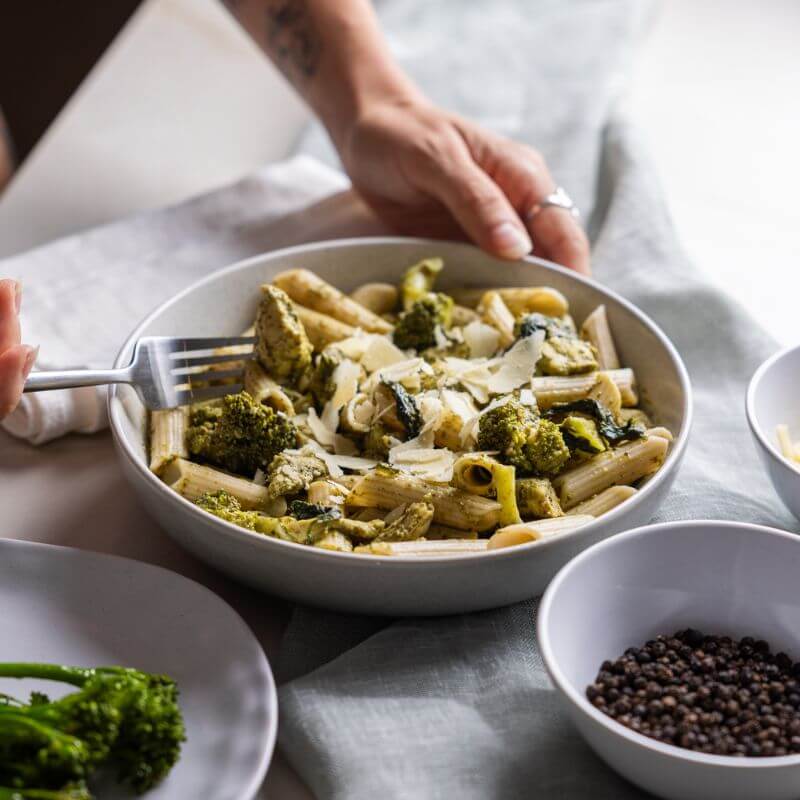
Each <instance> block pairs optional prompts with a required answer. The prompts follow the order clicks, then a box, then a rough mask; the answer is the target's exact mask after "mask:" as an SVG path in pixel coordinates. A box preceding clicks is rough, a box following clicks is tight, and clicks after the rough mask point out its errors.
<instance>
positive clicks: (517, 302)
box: [448, 286, 569, 317]
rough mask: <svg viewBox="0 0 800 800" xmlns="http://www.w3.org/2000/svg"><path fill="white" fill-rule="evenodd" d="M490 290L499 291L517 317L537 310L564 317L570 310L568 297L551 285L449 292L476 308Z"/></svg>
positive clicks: (552, 315) (456, 299) (455, 297)
mask: <svg viewBox="0 0 800 800" xmlns="http://www.w3.org/2000/svg"><path fill="white" fill-rule="evenodd" d="M489 291H495V292H497V293H498V294H499V295H500V297H502V298H503V302H505V304H506V305H507V306H508V309H509V311H511V313H512V314H513V315H514V316H515V317H518V316H520V315H522V314H532V313H533V312H536V311H538V312H539V313H540V314H547V316H549V317H563V316H564V314H567V313H568V312H569V303H568V302H567V298H566V297H564V295H563V294H561V292H559V291H558V290H557V289H552V288H550V287H549V286H529V287H513V286H512V287H508V288H502V289H501V288H495V289H492V288H491V287H487V288H485V289H452V290H449V291H448V294H450V295H451V297H452V298H453V300H455V301H456V303H460V304H461V305H464V306H467V308H475V307H476V306H477V305H478V304H479V303H480V302H481V298H482V297H483V296H484V295H485V294H486V292H489Z"/></svg>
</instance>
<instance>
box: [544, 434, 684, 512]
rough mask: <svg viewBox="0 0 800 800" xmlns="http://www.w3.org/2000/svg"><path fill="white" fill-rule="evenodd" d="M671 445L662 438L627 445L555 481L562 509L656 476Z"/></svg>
mask: <svg viewBox="0 0 800 800" xmlns="http://www.w3.org/2000/svg"><path fill="white" fill-rule="evenodd" d="M668 447H669V442H668V441H667V440H666V439H662V438H660V437H659V436H651V437H648V438H646V439H637V440H635V441H633V442H626V443H625V444H623V445H620V446H619V447H616V448H614V449H613V450H607V451H606V452H605V453H600V454H599V455H596V456H594V457H593V458H590V459H589V460H588V461H586V462H585V463H583V464H581V465H580V466H579V467H575V468H574V469H571V470H569V471H568V472H564V473H562V474H561V475H559V476H558V477H557V478H555V479H554V480H553V486H555V488H556V491H557V492H558V493H559V497H560V499H561V507H562V508H564V509H570V508H572V507H573V506H575V505H577V504H578V503H580V502H581V501H582V500H586V499H587V498H589V497H592V496H593V495H595V494H597V493H598V492H602V491H603V490H604V489H607V488H608V487H609V486H614V485H615V484H630V483H633V481H636V480H638V479H639V478H643V477H644V476H645V475H650V474H651V473H653V472H655V471H656V470H657V469H658V468H659V467H660V466H661V464H662V463H663V462H664V458H665V457H666V454H667V448H668Z"/></svg>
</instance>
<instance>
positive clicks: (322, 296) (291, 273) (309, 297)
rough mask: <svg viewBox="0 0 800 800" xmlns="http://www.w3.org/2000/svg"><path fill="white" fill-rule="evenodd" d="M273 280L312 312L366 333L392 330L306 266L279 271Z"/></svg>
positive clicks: (376, 316)
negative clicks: (304, 267) (326, 315)
mask: <svg viewBox="0 0 800 800" xmlns="http://www.w3.org/2000/svg"><path fill="white" fill-rule="evenodd" d="M273 283H274V284H275V285H276V286H278V287H280V288H281V289H283V291H284V292H286V294H288V295H289V297H291V299H292V300H294V301H295V302H296V303H299V304H300V305H302V306H305V307H306V308H310V309H311V310H312V311H316V312H318V313H321V314H328V315H329V316H331V317H333V318H334V319H338V320H339V321H340V322H344V323H345V324H347V325H351V326H352V327H354V328H363V329H364V330H365V331H369V332H370V333H390V332H391V330H392V326H391V325H390V324H389V323H388V322H386V320H384V319H381V318H380V317H379V316H378V315H377V314H373V313H372V311H370V310H369V309H367V308H364V306H362V305H361V303H358V302H356V301H355V300H353V299H352V298H351V297H348V296H347V295H346V294H343V293H342V292H340V291H339V290H338V289H337V288H336V287H335V286H331V285H330V284H329V283H328V282H327V281H324V280H322V278H320V277H319V276H317V275H315V274H314V273H313V272H309V270H307V269H291V270H288V271H287V272H281V273H280V274H279V275H276V276H275V278H274V279H273Z"/></svg>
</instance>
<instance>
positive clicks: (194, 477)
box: [161, 458, 270, 510]
mask: <svg viewBox="0 0 800 800" xmlns="http://www.w3.org/2000/svg"><path fill="white" fill-rule="evenodd" d="M161 479H162V480H163V481H164V483H166V484H168V485H169V486H171V487H172V488H173V489H174V490H175V491H176V492H177V493H178V494H180V495H182V496H183V497H185V498H186V499H187V500H191V501H192V502H194V501H195V500H197V499H198V498H199V497H202V496H203V495H204V494H206V493H207V492H217V491H220V490H222V491H225V492H228V494H231V495H233V496H234V497H235V498H236V499H237V500H238V501H239V502H240V503H241V505H242V508H244V509H260V510H265V509H266V508H267V506H268V505H269V503H270V498H269V493H268V492H267V487H266V486H259V485H258V484H257V483H253V481H248V480H246V479H245V478H239V477H237V476H236V475H229V474H228V473H227V472H222V471H220V470H218V469H214V468H213V467H206V466H205V465H203V464H195V463H194V462H193V461H186V460H185V459H183V458H176V459H174V460H173V461H172V463H170V464H169V465H168V466H167V468H166V469H165V470H164V472H163V473H162V475H161Z"/></svg>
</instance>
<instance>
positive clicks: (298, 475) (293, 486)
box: [267, 447, 328, 500]
mask: <svg viewBox="0 0 800 800" xmlns="http://www.w3.org/2000/svg"><path fill="white" fill-rule="evenodd" d="M327 475H328V468H327V466H325V462H324V461H323V460H322V459H321V458H320V457H319V456H317V455H316V454H315V453H314V451H313V450H312V449H311V448H309V447H304V448H303V449H302V450H300V451H298V452H296V453H286V452H284V453H279V454H278V455H277V456H275V458H273V459H272V462H271V463H270V465H269V472H268V477H269V481H268V484H267V491H268V492H269V496H270V498H271V499H273V500H274V499H275V498H276V497H283V496H285V495H294V494H299V493H300V492H305V491H307V490H308V487H309V486H311V484H312V483H313V482H314V481H315V480H317V479H318V478H324V477H327Z"/></svg>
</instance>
